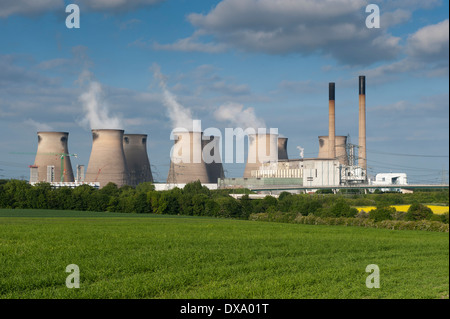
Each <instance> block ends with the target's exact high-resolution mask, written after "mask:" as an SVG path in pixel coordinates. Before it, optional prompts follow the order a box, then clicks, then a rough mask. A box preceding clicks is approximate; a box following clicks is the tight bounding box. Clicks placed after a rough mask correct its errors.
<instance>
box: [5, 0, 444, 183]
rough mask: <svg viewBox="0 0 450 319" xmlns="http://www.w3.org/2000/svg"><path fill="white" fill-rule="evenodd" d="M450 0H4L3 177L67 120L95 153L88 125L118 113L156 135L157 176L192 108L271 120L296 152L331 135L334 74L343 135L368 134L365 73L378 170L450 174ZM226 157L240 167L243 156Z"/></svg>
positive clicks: (227, 120)
mask: <svg viewBox="0 0 450 319" xmlns="http://www.w3.org/2000/svg"><path fill="white" fill-rule="evenodd" d="M70 3H75V4H78V5H79V8H80V28H72V29H69V28H67V27H66V17H67V16H68V15H69V13H66V12H65V9H66V6H67V5H68V4H70ZM371 3H373V4H377V5H378V6H379V8H380V17H381V18H380V28H370V29H369V28H367V27H366V18H367V16H368V15H369V14H370V13H366V6H367V5H369V4H371ZM448 6H449V4H448V1H440V0H430V1H419V0H390V1H387V0H371V1H363V0H339V1H338V0H333V1H331V0H323V1H313V0H196V1H188V0H131V1H125V0H114V1H112V0H111V1H110V0H78V1H77V0H71V1H63V0H42V1H34V0H5V1H1V2H0V30H1V32H0V147H1V152H0V178H24V179H28V176H29V169H28V165H29V164H33V162H34V155H33V152H36V147H37V136H36V132H37V131H39V130H55V131H66V132H69V134H70V135H69V151H70V152H72V153H77V154H78V158H73V159H72V165H73V166H74V167H75V165H77V164H85V165H87V163H88V161H89V155H90V150H91V143H92V140H91V134H90V130H91V128H121V129H124V130H125V131H126V132H128V133H145V134H148V135H149V140H148V145H147V146H148V154H149V158H150V162H151V164H152V171H153V174H154V177H155V178H156V180H158V181H161V182H162V181H165V179H166V177H167V172H168V169H169V154H170V149H171V147H172V144H173V141H171V140H170V133H171V131H172V129H173V128H174V126H180V123H181V122H183V119H186V118H192V119H200V120H201V121H202V128H203V129H206V128H209V127H215V128H218V129H220V130H221V131H222V132H223V133H224V129H225V128H227V127H237V126H238V125H245V124H248V123H249V121H250V122H252V121H253V123H258V125H260V123H263V125H265V126H266V127H267V128H278V131H279V133H280V134H282V135H283V136H286V137H288V139H289V140H288V154H289V157H290V158H299V156H300V153H299V149H298V148H297V147H301V148H304V155H305V157H315V156H317V153H318V149H319V143H318V136H319V135H327V134H328V83H329V82H335V83H336V134H337V135H350V142H352V143H354V144H357V143H358V76H359V75H365V76H366V85H367V87H366V103H367V152H368V168H369V173H370V174H372V175H374V174H376V173H379V172H406V173H407V174H408V177H409V181H410V182H425V183H438V182H441V181H442V179H443V178H445V179H446V181H447V182H448V155H449V148H448V147H449V146H448V145H449V92H448V86H449V83H448V82H449V69H448V68H449V31H448V30H449V15H448V12H449V7H448ZM227 111H228V112H227ZM230 113H232V114H230ZM225 115H226V116H225ZM186 125H189V124H186ZM248 125H252V124H248ZM255 125H256V124H255ZM15 153H22V154H15ZM225 170H226V175H227V176H228V177H240V176H242V173H243V165H241V164H226V165H225Z"/></svg>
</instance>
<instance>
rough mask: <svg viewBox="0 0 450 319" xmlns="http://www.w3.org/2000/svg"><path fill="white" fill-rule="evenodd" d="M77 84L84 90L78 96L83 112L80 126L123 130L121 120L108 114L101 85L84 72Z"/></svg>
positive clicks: (87, 72)
mask: <svg viewBox="0 0 450 319" xmlns="http://www.w3.org/2000/svg"><path fill="white" fill-rule="evenodd" d="M78 82H79V83H80V84H81V85H82V86H83V88H84V92H83V93H82V94H81V95H80V96H79V101H80V102H81V104H82V106H83V111H84V118H83V119H82V121H81V125H82V126H87V125H88V126H89V127H90V128H91V129H123V123H122V120H121V119H120V118H119V117H117V116H111V115H110V114H109V113H110V112H109V108H108V104H107V103H106V101H105V99H104V92H103V88H102V85H101V84H100V83H99V82H97V81H94V80H93V79H92V74H91V73H90V72H89V71H87V70H84V71H83V72H82V73H81V75H80V77H79V78H78Z"/></svg>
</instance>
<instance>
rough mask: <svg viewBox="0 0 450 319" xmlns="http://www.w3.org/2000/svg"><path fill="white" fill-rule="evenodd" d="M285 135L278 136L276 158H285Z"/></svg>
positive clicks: (286, 155)
mask: <svg viewBox="0 0 450 319" xmlns="http://www.w3.org/2000/svg"><path fill="white" fill-rule="evenodd" d="M287 141H288V139H287V137H279V138H278V159H279V160H287V159H289V158H288V154H287Z"/></svg>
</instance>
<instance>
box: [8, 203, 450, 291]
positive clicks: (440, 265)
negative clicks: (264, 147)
mask: <svg viewBox="0 0 450 319" xmlns="http://www.w3.org/2000/svg"><path fill="white" fill-rule="evenodd" d="M69 264H77V265H78V266H79V268H80V285H81V287H80V288H79V289H68V288H67V287H66V285H65V281H66V277H67V276H68V275H69V274H68V273H66V272H65V269H66V266H67V265H69ZM369 264H376V265H378V266H379V269H380V284H381V287H380V288H379V289H375V288H373V289H369V288H367V287H366V277H367V276H368V275H369V273H366V272H365V269H366V266H367V265H369ZM448 295H449V234H448V233H435V232H426V231H392V230H386V229H372V228H362V227H344V226H316V225H298V224H283V223H267V222H266V223H264V222H252V221H243V220H230V219H215V218H195V217H182V216H160V215H145V216H144V215H136V214H133V215H126V214H120V213H92V212H68V211H38V210H24V211H21V210H0V298H102V299H104V298H275V299H279V298H280V299H281V298H282V299H288V298H326V299H328V298H358V299H359V298H438V299H439V298H448Z"/></svg>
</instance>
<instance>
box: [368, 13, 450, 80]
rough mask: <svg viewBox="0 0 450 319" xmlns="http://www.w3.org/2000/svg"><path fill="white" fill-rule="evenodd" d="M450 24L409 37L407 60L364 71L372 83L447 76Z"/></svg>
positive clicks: (431, 28) (406, 52)
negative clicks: (406, 77)
mask: <svg viewBox="0 0 450 319" xmlns="http://www.w3.org/2000/svg"><path fill="white" fill-rule="evenodd" d="M448 28H449V20H448V19H447V20H444V21H442V22H440V23H437V24H432V25H428V26H425V27H423V28H421V29H419V30H417V31H416V32H415V33H413V34H411V35H410V36H409V37H408V40H407V44H406V48H405V50H404V52H405V54H406V55H407V56H406V57H405V58H403V59H401V60H399V61H396V62H394V63H390V64H384V65H381V66H378V67H376V68H373V69H369V70H367V71H365V74H366V75H367V76H369V77H371V78H372V79H375V80H377V79H381V78H384V81H386V80H389V77H395V76H397V75H399V74H401V73H406V72H413V73H414V74H415V75H420V76H426V77H438V76H448V59H449V29H448Z"/></svg>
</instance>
